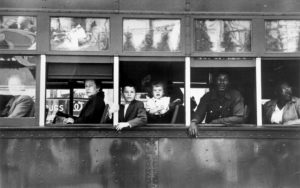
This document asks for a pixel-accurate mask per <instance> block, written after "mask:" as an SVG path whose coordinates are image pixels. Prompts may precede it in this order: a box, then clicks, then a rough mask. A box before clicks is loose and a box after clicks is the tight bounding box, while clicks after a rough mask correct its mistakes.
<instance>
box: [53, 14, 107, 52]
mask: <svg viewBox="0 0 300 188" xmlns="http://www.w3.org/2000/svg"><path fill="white" fill-rule="evenodd" d="M109 27H110V26H109V19H107V18H69V17H51V39H50V40H51V41H50V43H51V50H65V51H103V50H108V49H109V43H110V38H109V35H110V28H109Z"/></svg>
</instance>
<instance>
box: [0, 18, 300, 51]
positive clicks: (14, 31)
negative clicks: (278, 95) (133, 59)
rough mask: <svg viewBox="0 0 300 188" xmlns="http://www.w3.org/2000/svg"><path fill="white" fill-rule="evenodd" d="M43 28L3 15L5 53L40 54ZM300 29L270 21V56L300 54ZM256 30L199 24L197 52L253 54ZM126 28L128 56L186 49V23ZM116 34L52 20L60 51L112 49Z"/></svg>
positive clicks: (145, 22)
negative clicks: (39, 40) (283, 53)
mask: <svg viewBox="0 0 300 188" xmlns="http://www.w3.org/2000/svg"><path fill="white" fill-rule="evenodd" d="M38 26H39V24H38V22H37V17H35V16H13V15H10V16H6V15H3V16H2V15H0V49H14V50H37V42H38V41H37V35H38V34H39V33H38ZM299 26H300V21H299V20H276V19H272V20H268V19H267V20H264V27H265V46H266V51H268V52H299V49H300V47H299V46H300V43H299V42H298V41H299V36H300V35H299V33H300V32H299V31H300V27H299ZM254 27H255V26H253V24H252V20H251V19H248V20H247V19H246V20H241V19H195V20H194V23H193V28H194V29H193V32H194V40H193V41H194V42H193V46H194V50H195V51H197V52H216V53H217V52H236V53H239V52H251V51H252V49H253V46H254V45H253V44H252V43H251V38H253V36H252V34H251V33H252V30H253V29H256V28H254ZM118 29H119V28H118ZM121 29H122V32H123V33H122V36H123V42H122V43H123V50H124V51H126V52H143V51H161V52H180V51H182V50H183V46H182V45H181V42H180V40H181V38H182V36H184V35H183V33H182V23H181V19H162V18H161V19H147V18H139V19H137V18H132V19H129V18H124V19H123V27H122V28H121ZM110 30H111V23H110V19H109V18H91V17H90V18H89V17H67V16H62V17H50V18H49V36H50V37H49V39H50V40H49V46H50V49H51V50H54V51H105V50H109V49H110V48H111V44H110V41H111V37H110V35H111V32H110ZM43 42H44V41H43Z"/></svg>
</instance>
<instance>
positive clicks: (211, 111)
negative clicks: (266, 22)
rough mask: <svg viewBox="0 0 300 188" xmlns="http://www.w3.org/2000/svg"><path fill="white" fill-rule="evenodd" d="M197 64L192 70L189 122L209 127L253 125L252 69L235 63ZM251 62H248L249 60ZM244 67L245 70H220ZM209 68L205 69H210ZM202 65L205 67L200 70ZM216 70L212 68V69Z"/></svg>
mask: <svg viewBox="0 0 300 188" xmlns="http://www.w3.org/2000/svg"><path fill="white" fill-rule="evenodd" d="M226 61H228V60H218V59H217V60H214V59H213V58H212V59H210V60H208V59H205V60H197V61H195V62H193V63H192V68H191V112H192V121H196V122H198V123H208V124H245V123H251V124H252V123H255V122H256V113H255V112H256V110H255V107H256V98H255V91H256V90H255V68H254V67H253V66H254V61H253V66H252V67H250V66H249V63H248V62H247V63H244V62H243V60H238V59H235V60H234V61H236V62H226ZM249 61H251V60H249ZM222 62H223V64H227V65H230V63H232V64H233V65H236V63H237V64H245V66H244V67H243V66H241V67H234V66H228V67H226V66H224V65H223V66H222ZM209 64H210V66H206V65H209ZM203 65H205V66H203ZM212 67H215V68H212Z"/></svg>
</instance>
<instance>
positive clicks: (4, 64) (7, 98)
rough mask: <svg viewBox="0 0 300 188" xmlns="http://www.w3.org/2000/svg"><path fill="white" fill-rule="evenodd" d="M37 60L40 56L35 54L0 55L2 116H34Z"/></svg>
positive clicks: (0, 113)
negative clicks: (34, 55)
mask: <svg viewBox="0 0 300 188" xmlns="http://www.w3.org/2000/svg"><path fill="white" fill-rule="evenodd" d="M37 62H38V58H37V57H33V56H10V55H5V56H3V55H2V56H0V77H1V79H0V83H1V84H0V116H1V117H2V118H23V117H33V116H34V111H35V110H34V106H35V105H34V104H35V101H36V97H35V96H36V95H35V94H36V64H37ZM0 121H3V120H0Z"/></svg>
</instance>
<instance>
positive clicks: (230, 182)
mask: <svg viewBox="0 0 300 188" xmlns="http://www.w3.org/2000/svg"><path fill="white" fill-rule="evenodd" d="M299 144H300V141H299V140H297V141H295V140H288V139H283V140H266V139H259V140H253V139H222V138H220V139H194V140H186V139H184V140H182V139H181V140H179V139H161V140H160V142H159V170H158V172H159V175H158V177H159V187H164V188H168V187H169V188H177V187H178V188H181V187H189V188H193V187H195V188H199V187H204V188H213V187H214V188H216V187H224V188H225V187H226V188H233V187H243V188H253V187H264V188H274V187H289V188H292V187H295V188H296V187H299V185H300V179H299V178H300V174H299V170H300V165H299V163H298V162H297V161H298V160H299V158H300V151H299V150H298V148H299ZM187 185H188V186H187Z"/></svg>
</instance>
